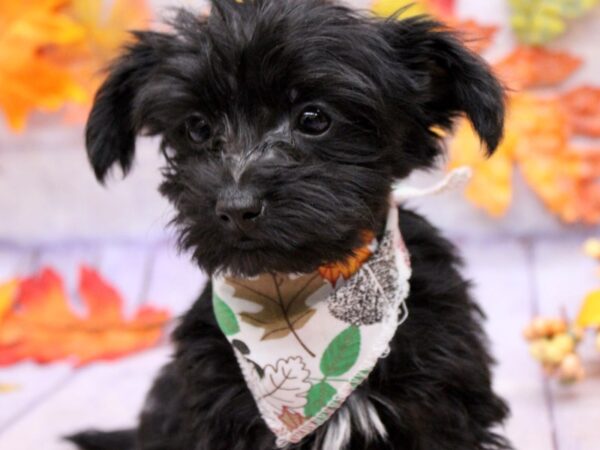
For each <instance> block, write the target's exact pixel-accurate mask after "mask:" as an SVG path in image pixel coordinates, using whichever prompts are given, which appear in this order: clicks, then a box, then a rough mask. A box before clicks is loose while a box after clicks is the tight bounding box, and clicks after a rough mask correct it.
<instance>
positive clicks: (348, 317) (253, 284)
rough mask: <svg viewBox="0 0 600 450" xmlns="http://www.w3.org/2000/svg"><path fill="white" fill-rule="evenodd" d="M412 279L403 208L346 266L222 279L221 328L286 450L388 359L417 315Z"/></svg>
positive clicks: (217, 293) (217, 294)
mask: <svg viewBox="0 0 600 450" xmlns="http://www.w3.org/2000/svg"><path fill="white" fill-rule="evenodd" d="M409 278H410V262H409V256H408V252H407V251H406V247H405V246H404V243H403V241H402V237H401V236H400V232H399V229H398V210H397V208H395V207H393V208H391V209H390V212H389V215H388V220H387V226H386V230H385V232H384V234H383V237H382V239H381V241H380V242H377V240H376V239H373V238H371V240H370V242H368V243H367V244H366V245H365V246H364V247H362V248H360V249H358V250H357V251H356V252H355V255H354V256H353V257H351V258H350V259H349V260H348V261H346V262H344V263H341V264H332V265H328V266H324V267H321V268H319V270H317V271H316V272H313V273H308V274H281V273H266V274H262V275H259V276H257V277H255V278H232V277H227V276H217V277H214V278H213V307H214V312H215V315H216V318H217V322H218V323H219V326H220V327H221V330H222V331H223V333H224V334H225V335H226V336H227V338H228V340H229V341H230V343H231V345H232V346H233V348H234V351H235V354H236V356H237V359H238V362H239V365H240V367H241V369H242V373H243V374H244V378H245V379H246V383H247V384H248V387H249V388H250V391H251V392H252V395H253V396H254V399H255V400H256V403H257V405H258V409H259V410H260V412H261V414H262V416H263V418H264V420H265V422H266V423H267V425H268V426H269V428H270V429H271V430H272V431H273V433H275V435H276V436H277V445H278V446H280V447H284V446H285V445H287V444H288V443H295V442H299V441H300V440H301V439H302V438H303V437H304V436H306V435H307V434H309V433H310V432H311V431H313V430H314V429H315V428H317V427H318V426H320V425H321V424H323V423H324V422H325V421H326V420H327V419H328V418H329V417H330V416H331V415H332V414H333V413H334V412H335V411H336V409H337V408H339V407H340V406H341V405H342V403H343V402H344V400H345V399H346V398H347V397H348V396H349V395H350V394H351V393H352V391H353V390H354V389H355V388H356V387H357V386H358V385H359V384H360V383H361V382H362V381H363V380H364V379H365V378H366V377H367V376H368V375H369V373H370V372H371V370H373V368H374V367H375V364H377V360H378V359H379V358H381V357H383V356H385V355H386V354H387V352H388V350H389V342H390V340H391V339H392V337H393V336H394V333H395V331H396V329H397V328H398V326H399V325H400V324H401V323H402V322H403V321H404V320H405V319H406V317H407V315H408V311H407V309H406V305H405V304H404V300H405V299H406V297H407V296H408V291H409V284H408V280H409Z"/></svg>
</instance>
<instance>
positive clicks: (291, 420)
mask: <svg viewBox="0 0 600 450" xmlns="http://www.w3.org/2000/svg"><path fill="white" fill-rule="evenodd" d="M279 419H280V420H281V421H282V422H283V424H284V425H285V427H286V428H287V429H288V430H289V431H294V430H295V429H296V428H298V427H300V426H301V425H302V424H303V423H304V422H305V421H306V418H305V417H304V416H303V415H302V414H300V413H297V412H294V411H291V410H289V409H288V408H287V407H286V406H284V407H283V410H282V412H281V414H280V415H279Z"/></svg>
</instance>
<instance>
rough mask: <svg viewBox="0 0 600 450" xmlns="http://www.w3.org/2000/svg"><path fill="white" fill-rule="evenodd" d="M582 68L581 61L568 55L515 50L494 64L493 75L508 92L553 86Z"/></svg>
mask: <svg viewBox="0 0 600 450" xmlns="http://www.w3.org/2000/svg"><path fill="white" fill-rule="evenodd" d="M579 66H581V59H580V58H578V57H575V56H573V55H571V54H569V53H567V52H560V51H553V50H548V49H545V48H541V47H517V48H515V49H514V50H513V51H512V52H511V53H510V54H509V55H507V56H506V57H505V58H503V59H502V60H500V61H499V62H497V63H496V64H494V65H493V68H494V71H495V73H496V75H497V76H498V77H499V78H500V79H501V80H502V81H503V82H504V83H505V84H506V85H507V86H508V87H509V88H511V89H513V90H520V89H524V88H531V87H543V86H554V85H556V84H559V83H561V82H563V81H564V80H566V79H567V78H568V77H569V76H571V75H572V74H573V72H574V71H575V70H577V69H578V68H579Z"/></svg>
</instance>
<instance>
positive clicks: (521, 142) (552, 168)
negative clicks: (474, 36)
mask: <svg viewBox="0 0 600 450" xmlns="http://www.w3.org/2000/svg"><path fill="white" fill-rule="evenodd" d="M566 111H567V110H566V109H565V108H564V107H563V104H562V102H561V98H560V97H549V98H539V97H536V96H533V95H529V94H513V95H512V96H511V98H510V102H509V112H508V117H507V121H506V132H505V137H504V141H503V142H502V144H501V145H500V147H499V149H498V150H497V152H496V154H495V155H494V156H492V157H491V158H490V159H489V160H485V159H484V158H483V156H482V152H481V151H480V146H481V144H480V143H479V139H478V138H477V136H476V135H475V134H474V132H473V131H472V129H471V127H470V125H468V124H467V123H466V122H464V123H462V124H461V126H460V127H459V129H458V132H457V134H456V139H455V140H454V141H452V143H451V145H450V167H455V166H457V165H463V164H470V165H472V166H473V168H474V177H473V179H472V180H471V182H470V183H469V185H468V186H467V198H469V200H471V201H472V202H473V203H474V204H476V205H477V206H480V207H482V208H483V209H485V210H486V211H487V212H488V213H490V214H491V215H493V216H501V215H502V214H504V213H505V212H506V210H507V208H508V206H509V205H510V201H511V197H512V186H511V179H512V174H513V172H514V167H515V166H518V167H519V168H520V170H521V173H522V175H523V177H524V179H525V181H526V182H527V184H528V185H529V186H530V187H531V189H532V190H533V191H534V192H535V193H536V194H537V195H538V196H539V197H540V199H541V200H542V201H543V202H544V204H545V205H546V206H547V207H548V209H549V210H550V211H552V212H554V213H555V214H557V215H558V216H559V217H560V218H561V219H562V220H564V221H565V222H568V223H573V222H583V223H590V224H592V223H598V222H600V186H599V184H598V174H600V148H582V147H576V146H575V145H573V144H572V142H571V139H572V134H571V133H572V127H571V126H570V120H569V117H568V115H567V112H566Z"/></svg>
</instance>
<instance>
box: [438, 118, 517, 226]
mask: <svg viewBox="0 0 600 450" xmlns="http://www.w3.org/2000/svg"><path fill="white" fill-rule="evenodd" d="M515 139H516V135H515V133H514V131H513V130H512V129H511V128H510V127H509V126H507V127H506V133H505V136H504V139H503V141H502V142H501V143H500V145H499V147H498V148H497V149H496V152H495V153H494V155H493V156H492V157H491V158H489V159H486V158H485V157H484V152H483V151H482V144H481V140H480V139H479V137H478V136H477V134H476V133H475V131H474V130H473V127H472V126H471V124H470V122H468V121H467V120H463V121H461V122H460V125H459V127H458V129H457V130H456V133H455V136H454V139H452V141H451V142H450V146H449V153H450V158H449V163H448V168H449V170H452V169H454V168H457V167H462V166H470V167H471V168H472V171H473V172H472V173H473V175H472V177H471V180H470V181H469V183H468V184H467V187H466V189H465V195H466V196H467V198H468V199H469V200H470V201H471V202H472V203H473V204H474V205H476V206H478V207H480V208H483V209H484V210H485V211H486V212H487V213H488V214H490V215H491V216H493V217H500V216H502V215H503V214H504V213H505V212H506V211H507V209H508V207H509V206H510V203H511V200H512V196H513V189H512V177H513V152H514V146H515Z"/></svg>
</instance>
